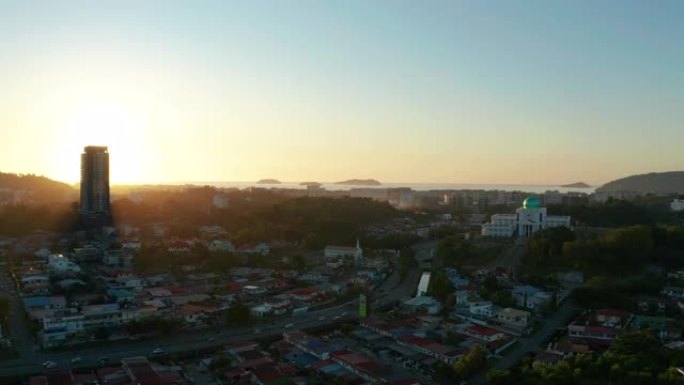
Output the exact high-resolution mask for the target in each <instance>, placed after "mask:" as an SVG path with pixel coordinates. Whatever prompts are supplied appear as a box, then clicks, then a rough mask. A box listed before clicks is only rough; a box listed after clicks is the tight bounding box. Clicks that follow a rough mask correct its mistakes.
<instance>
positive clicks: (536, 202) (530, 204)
mask: <svg viewBox="0 0 684 385" xmlns="http://www.w3.org/2000/svg"><path fill="white" fill-rule="evenodd" d="M523 207H524V208H526V209H538V208H540V207H542V203H541V200H540V199H539V198H537V197H527V199H525V200H524V201H523Z"/></svg>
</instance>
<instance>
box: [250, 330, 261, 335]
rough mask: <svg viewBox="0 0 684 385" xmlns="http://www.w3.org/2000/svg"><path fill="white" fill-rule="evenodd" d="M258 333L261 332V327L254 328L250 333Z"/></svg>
mask: <svg viewBox="0 0 684 385" xmlns="http://www.w3.org/2000/svg"><path fill="white" fill-rule="evenodd" d="M259 333H261V329H254V331H252V334H259Z"/></svg>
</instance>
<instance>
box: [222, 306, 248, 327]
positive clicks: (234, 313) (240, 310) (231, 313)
mask: <svg viewBox="0 0 684 385" xmlns="http://www.w3.org/2000/svg"><path fill="white" fill-rule="evenodd" d="M250 319H251V313H250V311H249V308H248V307H247V306H245V305H244V304H243V303H242V302H239V301H238V302H236V303H234V304H233V306H231V307H230V309H228V311H227V312H226V323H227V324H228V325H246V324H248V323H249V321H250Z"/></svg>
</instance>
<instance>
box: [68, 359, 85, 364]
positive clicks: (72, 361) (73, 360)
mask: <svg viewBox="0 0 684 385" xmlns="http://www.w3.org/2000/svg"><path fill="white" fill-rule="evenodd" d="M70 361H71V363H72V364H78V363H79V362H81V361H83V358H81V357H74V358H72V359H71V360H70Z"/></svg>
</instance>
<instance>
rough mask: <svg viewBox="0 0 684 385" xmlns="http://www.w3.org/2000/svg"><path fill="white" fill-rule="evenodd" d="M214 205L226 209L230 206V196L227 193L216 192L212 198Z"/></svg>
mask: <svg viewBox="0 0 684 385" xmlns="http://www.w3.org/2000/svg"><path fill="white" fill-rule="evenodd" d="M212 203H213V204H214V207H216V208H219V209H225V208H227V207H228V196H227V195H225V194H216V195H214V198H213V199H212Z"/></svg>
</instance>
